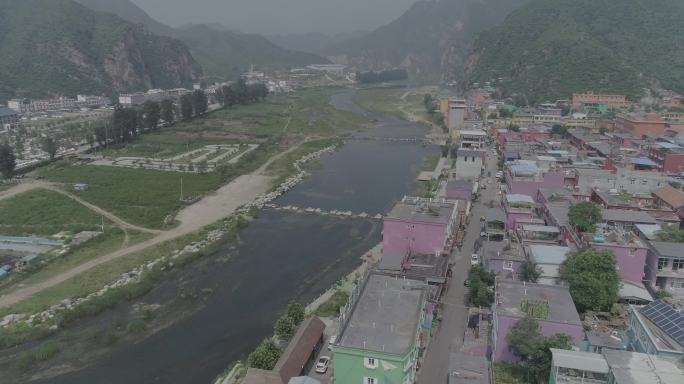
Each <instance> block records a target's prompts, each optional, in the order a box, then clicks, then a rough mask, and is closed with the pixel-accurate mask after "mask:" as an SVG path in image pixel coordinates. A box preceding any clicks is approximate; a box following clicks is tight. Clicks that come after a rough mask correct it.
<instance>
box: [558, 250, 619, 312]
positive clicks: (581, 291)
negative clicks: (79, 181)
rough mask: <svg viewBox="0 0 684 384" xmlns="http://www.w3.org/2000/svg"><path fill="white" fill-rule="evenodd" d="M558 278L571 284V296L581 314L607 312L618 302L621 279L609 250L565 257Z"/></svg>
mask: <svg viewBox="0 0 684 384" xmlns="http://www.w3.org/2000/svg"><path fill="white" fill-rule="evenodd" d="M560 276H561V278H563V279H564V280H565V281H567V282H568V283H569V284H570V295H571V296H572V300H573V301H574V302H575V306H577V309H579V310H580V312H584V311H586V310H594V311H607V310H610V308H611V306H612V305H613V303H615V302H617V298H618V291H619V289H620V281H621V279H620V274H619V273H618V271H617V268H616V267H615V258H614V256H613V252H612V251H610V250H602V251H597V250H594V249H587V250H585V251H584V252H581V253H580V254H578V255H575V256H570V257H568V258H567V259H565V261H564V262H563V264H562V265H561V268H560Z"/></svg>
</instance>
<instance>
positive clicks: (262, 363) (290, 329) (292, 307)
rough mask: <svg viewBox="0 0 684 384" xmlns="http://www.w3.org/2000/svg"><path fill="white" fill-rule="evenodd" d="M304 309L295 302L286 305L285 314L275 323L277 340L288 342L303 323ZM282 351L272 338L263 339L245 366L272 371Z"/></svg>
mask: <svg viewBox="0 0 684 384" xmlns="http://www.w3.org/2000/svg"><path fill="white" fill-rule="evenodd" d="M304 316H305V308H304V306H303V305H302V304H300V303H297V302H295V301H292V302H290V304H288V306H287V309H286V310H285V313H284V314H283V315H282V316H281V317H280V319H278V321H276V324H275V327H274V331H275V335H276V336H277V337H278V339H280V340H283V341H289V340H291V339H292V336H294V334H295V332H296V331H297V327H298V326H299V324H301V323H302V321H304ZM281 354H282V350H281V349H280V347H279V346H278V344H276V342H275V341H274V340H273V338H268V339H264V340H263V341H262V342H261V344H259V346H258V347H256V349H255V350H254V351H253V352H252V353H250V354H249V356H248V357H247V365H248V366H249V367H250V368H258V369H265V370H272V369H273V367H275V365H276V363H277V362H278V359H279V358H280V355H281Z"/></svg>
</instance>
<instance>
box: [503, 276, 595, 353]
mask: <svg viewBox="0 0 684 384" xmlns="http://www.w3.org/2000/svg"><path fill="white" fill-rule="evenodd" d="M495 295H496V298H495V302H494V305H493V306H492V312H493V313H494V317H493V322H492V344H493V346H492V347H493V356H492V360H493V361H507V362H515V361H516V358H515V356H514V355H513V352H511V351H510V349H509V348H508V340H507V336H508V334H509V333H510V331H511V328H513V326H514V325H515V323H517V322H518V320H520V319H522V318H524V317H526V316H531V317H534V318H535V319H536V320H537V322H538V323H539V327H540V329H541V333H542V334H543V335H544V336H547V337H549V336H553V335H555V334H557V333H562V334H566V335H568V336H570V338H571V340H572V343H573V344H574V345H579V343H580V342H582V340H583V339H584V328H583V327H582V322H581V321H580V318H579V314H578V313H577V310H576V309H575V304H574V303H573V301H572V298H571V297H570V292H569V291H568V288H565V287H561V286H551V285H540V284H529V283H523V282H519V281H515V280H499V279H497V282H496V294H495Z"/></svg>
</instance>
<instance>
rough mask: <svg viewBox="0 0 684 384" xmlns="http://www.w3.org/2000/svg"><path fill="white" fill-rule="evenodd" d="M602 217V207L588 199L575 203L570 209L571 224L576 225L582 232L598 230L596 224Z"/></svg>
mask: <svg viewBox="0 0 684 384" xmlns="http://www.w3.org/2000/svg"><path fill="white" fill-rule="evenodd" d="M602 218H603V215H602V213H601V208H600V207H599V206H598V205H596V204H594V203H590V202H588V201H583V202H581V203H578V204H575V205H573V206H572V207H570V210H569V211H568V219H569V221H570V224H572V225H574V226H576V227H577V228H578V229H579V230H580V231H582V232H590V233H594V231H596V227H595V226H594V225H595V224H596V223H598V222H599V221H601V219H602Z"/></svg>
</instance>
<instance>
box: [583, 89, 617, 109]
mask: <svg viewBox="0 0 684 384" xmlns="http://www.w3.org/2000/svg"><path fill="white" fill-rule="evenodd" d="M583 104H605V105H607V106H608V108H626V107H627V106H628V105H629V102H628V101H627V97H626V96H625V95H606V94H594V93H593V92H587V93H573V94H572V107H573V108H575V109H578V108H581V107H582V105H583Z"/></svg>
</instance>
